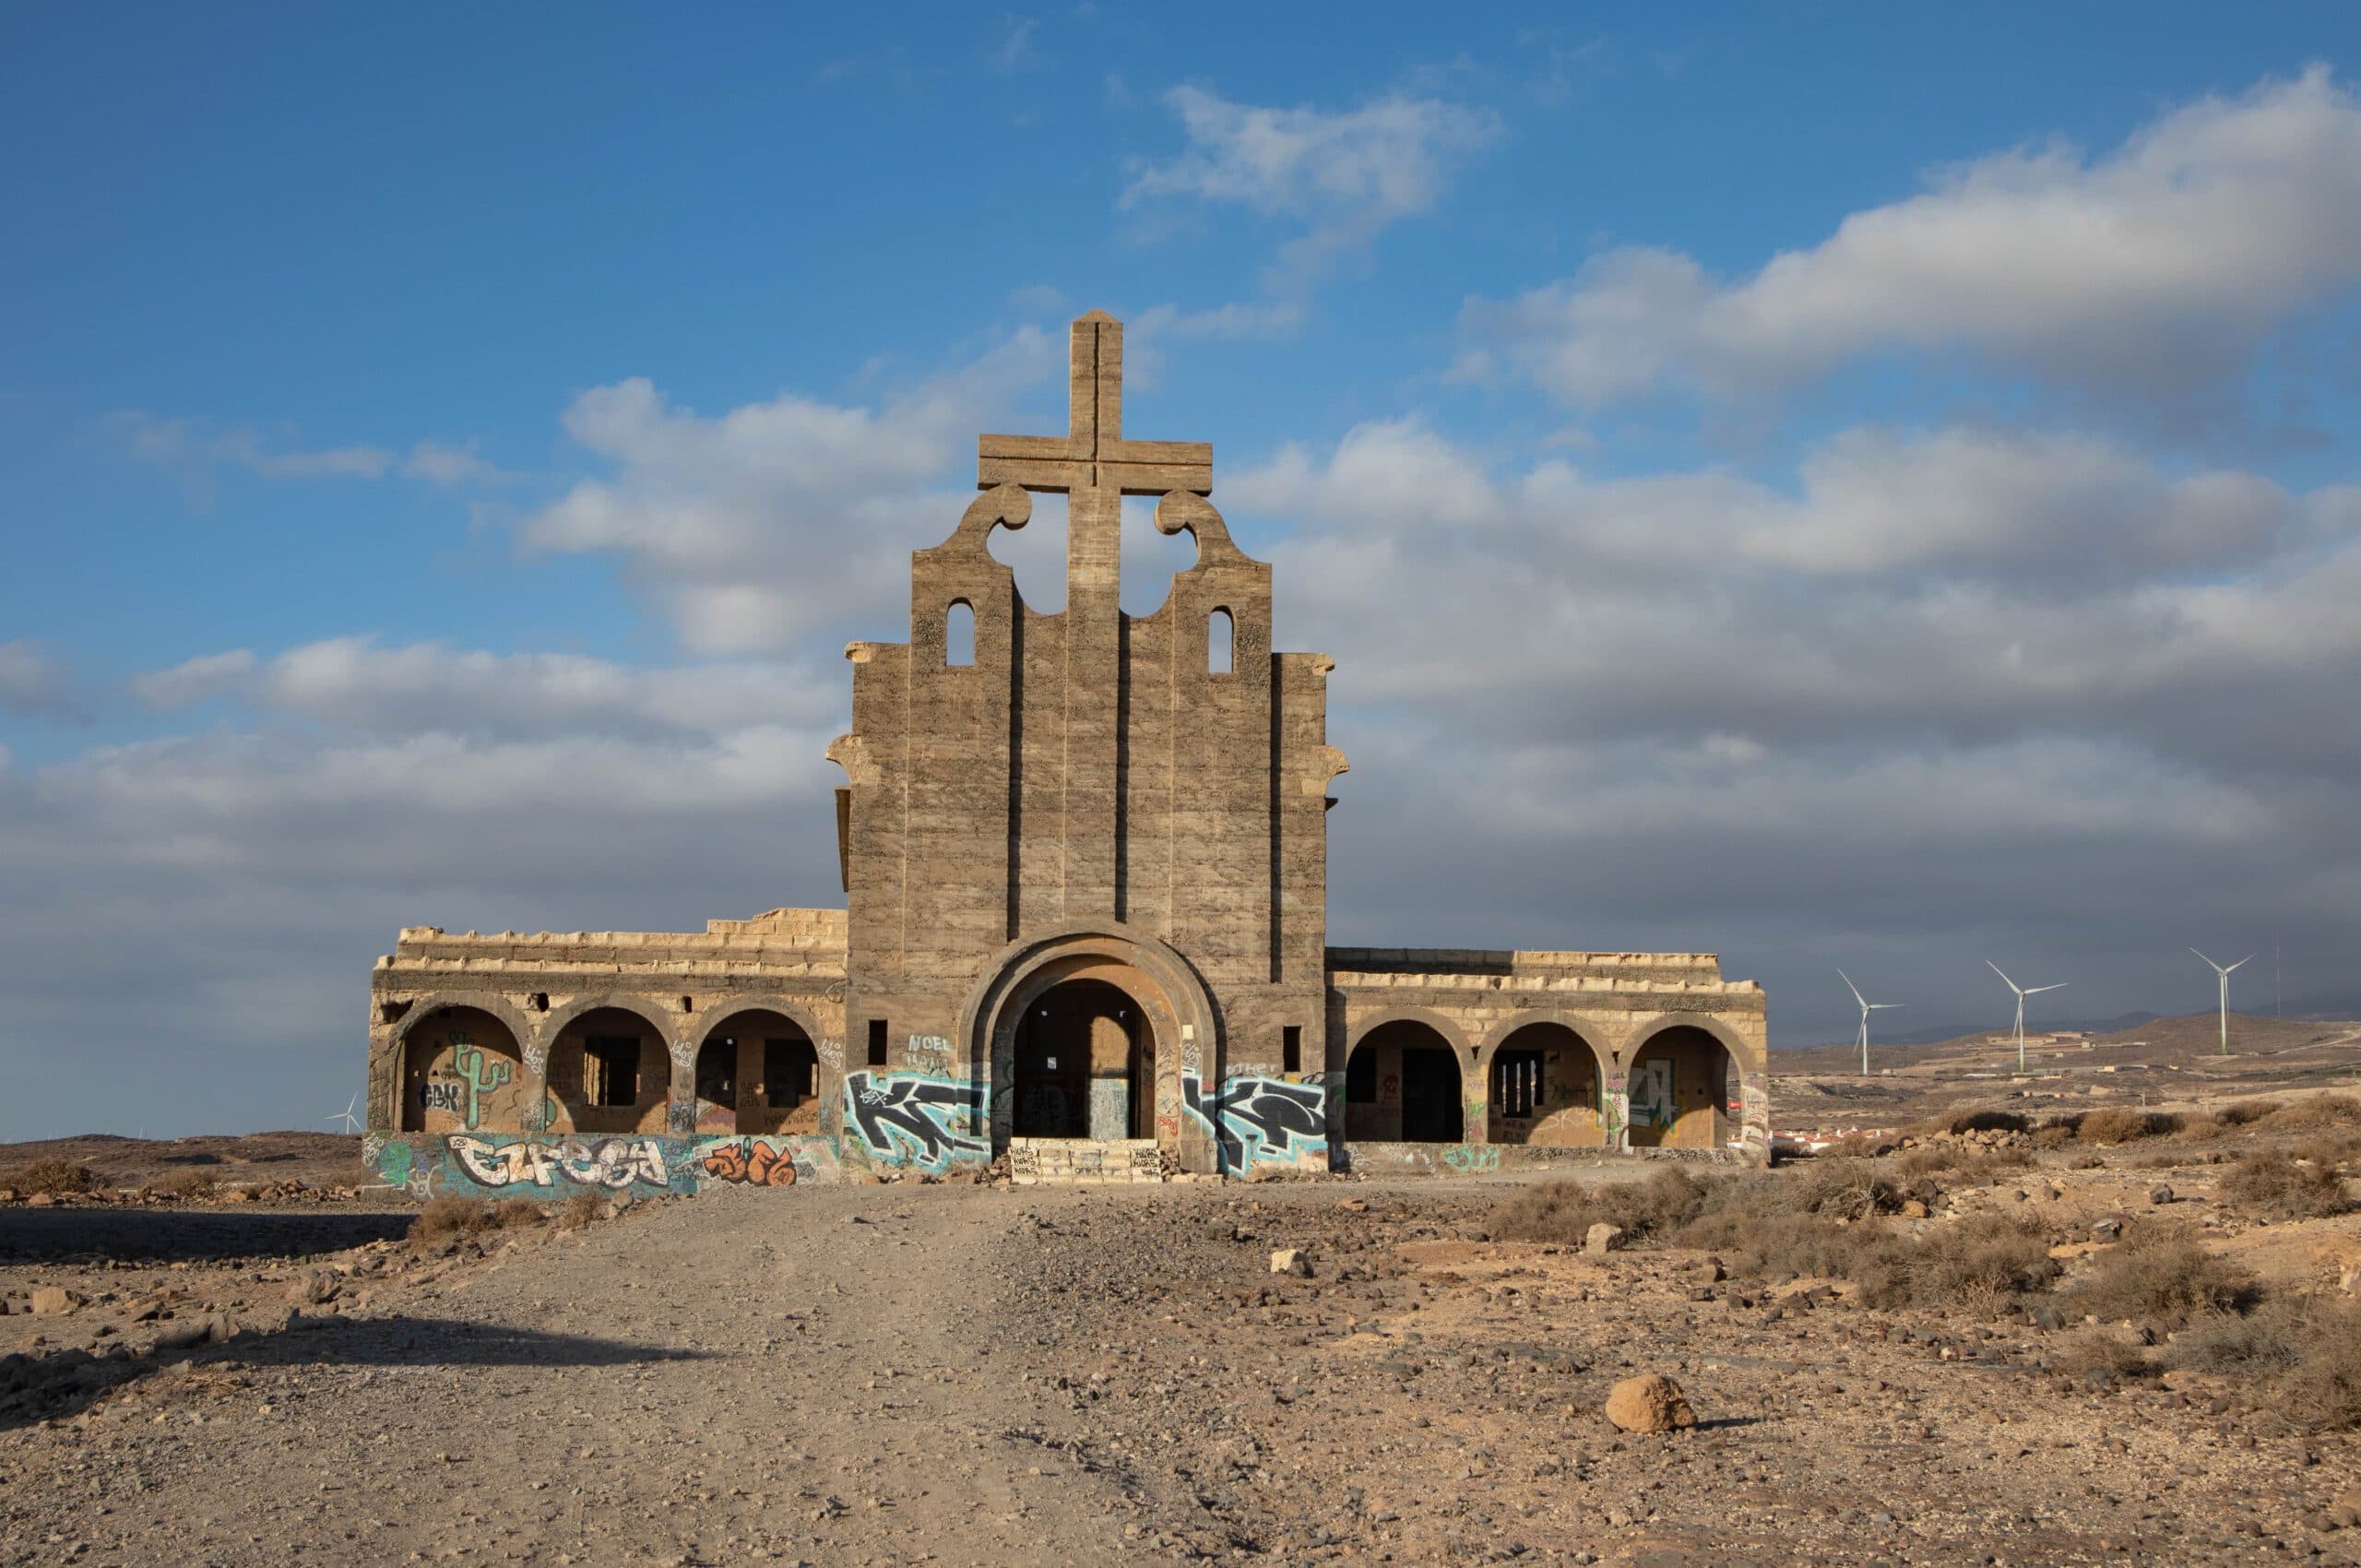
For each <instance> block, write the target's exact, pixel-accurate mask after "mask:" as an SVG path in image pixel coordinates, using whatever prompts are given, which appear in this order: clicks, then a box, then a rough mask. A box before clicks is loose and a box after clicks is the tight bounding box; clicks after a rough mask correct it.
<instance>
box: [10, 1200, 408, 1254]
mask: <svg viewBox="0 0 2361 1568" xmlns="http://www.w3.org/2000/svg"><path fill="white" fill-rule="evenodd" d="M412 1218H416V1211H415V1210H413V1209H407V1208H402V1209H364V1210H362V1211H360V1212H357V1213H334V1212H330V1213H321V1212H317V1211H312V1212H302V1211H298V1212H293V1213H290V1212H287V1211H285V1210H260V1211H255V1212H231V1211H224V1210H220V1209H191V1208H128V1209H126V1208H101V1207H96V1206H91V1207H80V1206H69V1207H64V1208H6V1209H0V1259H8V1260H23V1259H30V1260H33V1261H37V1262H44V1263H47V1262H63V1261H65V1260H68V1259H94V1260H96V1259H107V1258H119V1259H123V1260H125V1261H137V1262H144V1263H200V1262H209V1261H212V1260H216V1259H220V1258H294V1257H309V1256H311V1255H313V1254H314V1253H334V1252H341V1251H342V1250H343V1249H345V1248H347V1247H358V1246H361V1245H362V1244H363V1243H364V1242H369V1241H393V1240H396V1239H397V1238H399V1237H401V1236H402V1235H404V1234H406V1233H407V1232H408V1231H409V1222H410V1220H411V1219H412Z"/></svg>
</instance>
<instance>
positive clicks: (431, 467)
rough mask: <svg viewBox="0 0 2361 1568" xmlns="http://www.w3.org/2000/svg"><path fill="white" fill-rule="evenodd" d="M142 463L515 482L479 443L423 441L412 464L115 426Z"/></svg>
mask: <svg viewBox="0 0 2361 1568" xmlns="http://www.w3.org/2000/svg"><path fill="white" fill-rule="evenodd" d="M110 423H111V424H112V425H113V428H114V430H115V432H116V433H117V434H119V435H120V436H121V437H122V438H123V439H124V440H125V442H126V443H127V444H128V445H129V446H130V448H131V451H132V453H133V455H134V456H136V457H139V458H140V459H141V460H142V461H145V462H150V463H155V464H158V465H160V466H163V467H168V468H179V469H196V470H202V469H211V468H221V467H228V468H238V469H245V470H246V471H247V472H248V473H251V474H255V475H257V476H259V477H260V478H263V479H293V480H303V479H384V478H386V477H387V476H388V475H395V474H398V475H400V476H401V477H402V478H405V479H416V480H423V481H427V482H428V483H431V484H437V485H442V486H444V487H445V488H453V487H457V486H460V485H468V484H492V483H499V482H503V481H506V480H507V479H509V478H510V477H511V476H510V475H508V474H506V473H504V472H503V471H502V470H501V469H499V468H498V467H497V466H496V465H494V464H492V463H491V462H489V461H487V460H486V459H485V458H484V457H482V456H481V454H480V453H479V452H478V451H477V449H476V447H477V444H476V443H475V442H472V441H470V442H466V443H464V444H460V445H452V444H450V443H447V442H440V441H421V442H418V443H416V444H415V445H412V446H411V447H410V449H409V454H408V456H404V455H403V454H401V453H398V452H396V451H393V450H390V449H388V448H386V447H383V446H368V445H350V446H328V447H318V448H314V449H312V450H308V451H306V450H300V449H298V450H290V449H287V448H285V447H283V446H278V445H274V444H273V443H271V442H270V441H268V440H267V438H266V437H264V436H263V435H262V434H260V433H259V432H256V431H253V430H248V429H244V428H243V427H231V428H227V429H224V428H218V427H216V426H213V425H211V424H208V422H205V421H202V420H194V419H158V418H156V417H154V416H152V415H149V414H144V413H140V412H137V411H136V410H134V411H127V412H124V413H118V414H115V415H113V417H112V419H111V420H110Z"/></svg>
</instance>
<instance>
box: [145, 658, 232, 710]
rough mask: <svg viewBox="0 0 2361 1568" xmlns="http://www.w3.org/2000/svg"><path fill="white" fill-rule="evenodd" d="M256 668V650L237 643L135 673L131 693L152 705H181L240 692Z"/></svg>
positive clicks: (149, 705)
mask: <svg viewBox="0 0 2361 1568" xmlns="http://www.w3.org/2000/svg"><path fill="white" fill-rule="evenodd" d="M254 671H255V655H254V650H253V649H252V648H245V647H235V648H231V649H229V650H227V651H226V652H222V653H208V654H203V655H200V656H198V657H197V658H196V659H186V660H184V661H183V662H181V663H179V664H175V665H173V666H172V668H171V669H169V670H150V671H146V672H145V673H143V674H139V675H135V676H133V677H132V681H131V693H132V695H134V696H136V697H137V698H138V699H139V700H140V701H141V702H144V703H146V704H148V707H184V706H185V705H186V704H189V703H193V702H205V701H207V700H208V699H210V698H213V697H218V696H226V695H231V694H232V693H235V692H238V691H240V690H242V689H243V687H244V686H245V684H246V682H247V678H248V677H249V676H251V675H252V674H253V673H254Z"/></svg>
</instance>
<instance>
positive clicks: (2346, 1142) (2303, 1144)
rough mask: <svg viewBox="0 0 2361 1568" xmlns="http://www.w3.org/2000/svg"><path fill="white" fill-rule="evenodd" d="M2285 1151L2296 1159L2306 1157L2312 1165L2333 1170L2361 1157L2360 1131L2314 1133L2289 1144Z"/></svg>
mask: <svg viewBox="0 0 2361 1568" xmlns="http://www.w3.org/2000/svg"><path fill="white" fill-rule="evenodd" d="M2287 1153H2288V1154H2289V1155H2290V1156H2291V1157H2293V1158H2296V1159H2308V1160H2310V1161H2311V1162H2312V1163H2313V1164H2314V1165H2318V1166H2321V1167H2324V1168H2326V1169H2328V1170H2335V1169H2337V1168H2338V1167H2339V1166H2344V1165H2350V1164H2352V1163H2353V1162H2354V1160H2355V1159H2356V1158H2361V1133H2342V1132H2340V1133H2319V1134H2314V1135H2312V1136H2311V1137H2308V1138H2299V1139H2297V1140H2296V1142H2294V1143H2292V1144H2289V1145H2288V1146H2287Z"/></svg>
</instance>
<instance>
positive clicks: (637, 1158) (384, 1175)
mask: <svg viewBox="0 0 2361 1568" xmlns="http://www.w3.org/2000/svg"><path fill="white" fill-rule="evenodd" d="M364 1153H365V1154H366V1155H367V1158H369V1159H370V1161H371V1163H372V1164H374V1166H375V1167H376V1170H377V1173H378V1176H379V1177H380V1179H382V1180H383V1181H384V1182H386V1184H387V1185H389V1186H395V1187H400V1188H403V1189H405V1190H406V1191H408V1192H409V1193H410V1194H413V1195H414V1196H417V1197H421V1198H424V1197H433V1196H434V1195H435V1194H438V1193H456V1194H463V1195H466V1196H469V1197H512V1198H531V1199H534V1200H537V1201H539V1202H543V1203H547V1202H550V1201H551V1200H552V1199H556V1198H563V1197H568V1196H571V1195H572V1194H575V1193H585V1192H587V1193H596V1194H599V1195H601V1196H606V1197H614V1196H619V1195H622V1194H630V1195H631V1196H634V1197H654V1196H658V1195H660V1194H689V1193H694V1192H695V1191H697V1190H698V1189H699V1188H701V1187H711V1186H765V1187H787V1186H801V1185H802V1184H804V1183H806V1182H834V1181H836V1180H838V1179H839V1178H840V1177H841V1175H842V1168H841V1167H840V1166H839V1165H838V1164H837V1162H836V1146H835V1143H834V1141H833V1140H831V1139H828V1138H825V1137H813V1136H808V1135H791V1136H770V1137H762V1136H745V1137H734V1138H671V1137H661V1136H655V1135H650V1134H581V1135H576V1136H570V1137H562V1138H550V1137H530V1136H527V1137H518V1136H515V1135H513V1134H488V1133H487V1134H465V1133H450V1134H441V1135H426V1136H420V1135H412V1136H410V1137H409V1138H406V1139H397V1140H383V1141H380V1142H378V1143H377V1145H376V1146H375V1147H374V1149H366V1148H364Z"/></svg>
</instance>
